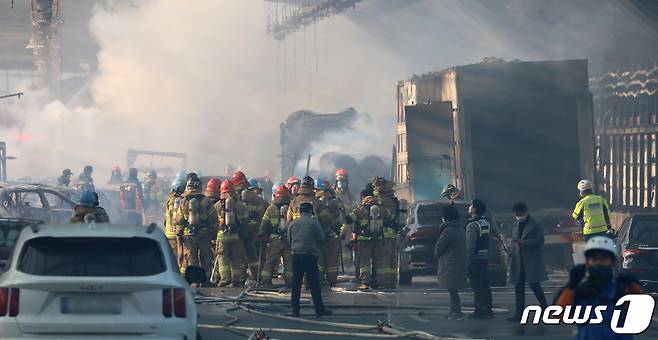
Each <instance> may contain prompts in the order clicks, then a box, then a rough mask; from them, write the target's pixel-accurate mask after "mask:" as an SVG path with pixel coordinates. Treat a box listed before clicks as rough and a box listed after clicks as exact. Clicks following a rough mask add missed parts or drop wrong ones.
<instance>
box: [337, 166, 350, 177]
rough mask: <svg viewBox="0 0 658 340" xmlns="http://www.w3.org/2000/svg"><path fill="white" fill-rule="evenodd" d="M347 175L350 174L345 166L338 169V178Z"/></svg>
mask: <svg viewBox="0 0 658 340" xmlns="http://www.w3.org/2000/svg"><path fill="white" fill-rule="evenodd" d="M347 176H348V175H347V170H345V169H343V168H340V169H338V170H336V178H338V177H347Z"/></svg>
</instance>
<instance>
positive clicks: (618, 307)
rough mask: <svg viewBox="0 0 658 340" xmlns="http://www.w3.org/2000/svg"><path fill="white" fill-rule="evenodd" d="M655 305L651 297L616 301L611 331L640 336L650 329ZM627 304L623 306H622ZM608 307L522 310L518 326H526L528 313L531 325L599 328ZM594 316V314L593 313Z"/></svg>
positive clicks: (641, 296)
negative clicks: (624, 314)
mask: <svg viewBox="0 0 658 340" xmlns="http://www.w3.org/2000/svg"><path fill="white" fill-rule="evenodd" d="M655 303H656V302H655V301H654V299H653V297H651V296H650V295H645V294H632V295H625V296H623V297H621V298H620V299H619V300H617V303H616V304H615V309H614V310H613V311H612V320H611V321H610V327H611V329H612V331H613V332H615V333H617V334H640V333H642V332H644V331H646V330H647V328H649V324H650V323H651V318H652V317H653V312H654V307H655ZM624 304H626V306H624ZM607 308H608V306H606V305H600V306H580V305H577V306H566V307H562V306H556V305H553V306H548V307H546V308H545V309H544V310H542V309H541V307H540V306H528V307H526V308H525V309H524V310H523V315H522V317H521V321H520V323H521V324H522V325H525V324H527V323H528V318H529V317H530V313H531V312H534V316H533V318H532V320H531V323H532V324H533V325H538V324H540V323H544V324H547V325H557V324H560V323H564V324H567V325H573V324H576V325H585V324H590V325H599V324H601V323H603V321H604V317H603V316H604V314H605V313H606V311H607ZM623 308H627V309H626V317H625V318H624V319H625V320H620V319H621V315H622V309H623ZM592 312H593V313H592Z"/></svg>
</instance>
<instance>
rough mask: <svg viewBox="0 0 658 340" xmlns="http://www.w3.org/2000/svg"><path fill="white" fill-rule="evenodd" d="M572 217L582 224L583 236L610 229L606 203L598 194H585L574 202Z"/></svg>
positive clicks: (601, 232)
mask: <svg viewBox="0 0 658 340" xmlns="http://www.w3.org/2000/svg"><path fill="white" fill-rule="evenodd" d="M572 217H573V219H574V220H578V221H581V223H582V224H583V235H585V237H591V236H593V235H595V234H603V233H605V232H607V231H608V229H610V228H609V225H610V217H609V215H608V203H607V202H606V201H605V199H604V198H603V197H601V196H599V195H595V194H592V193H588V194H586V195H585V196H584V197H583V198H582V199H581V200H580V201H578V203H576V207H575V208H574V210H573V214H572Z"/></svg>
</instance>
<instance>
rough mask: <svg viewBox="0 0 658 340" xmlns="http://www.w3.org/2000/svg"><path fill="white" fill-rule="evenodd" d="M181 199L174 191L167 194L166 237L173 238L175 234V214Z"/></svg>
mask: <svg viewBox="0 0 658 340" xmlns="http://www.w3.org/2000/svg"><path fill="white" fill-rule="evenodd" d="M182 199H183V198H182V197H181V196H180V195H178V194H177V193H176V192H175V191H172V192H170V193H169V194H168V195H167V202H166V203H165V235H166V236H167V238H168V239H174V238H176V236H177V234H176V223H175V215H176V212H177V210H178V207H179V206H180V201H181V200H182Z"/></svg>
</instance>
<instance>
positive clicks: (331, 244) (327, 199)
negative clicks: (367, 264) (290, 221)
mask: <svg viewBox="0 0 658 340" xmlns="http://www.w3.org/2000/svg"><path fill="white" fill-rule="evenodd" d="M320 183H322V181H318V184H320ZM323 187H324V188H326V189H325V190H318V191H317V192H316V197H317V198H318V199H319V200H320V202H321V203H322V205H323V207H324V209H326V211H327V221H328V223H329V225H328V228H325V229H324V232H325V243H324V244H322V246H321V248H320V257H319V258H318V264H319V266H320V273H321V276H326V280H327V283H328V284H329V286H332V287H333V286H335V285H336V283H337V282H338V266H339V265H340V256H341V253H340V252H341V249H342V245H341V228H343V227H345V226H346V223H345V207H344V206H343V204H342V203H341V202H340V200H338V199H337V198H336V196H335V195H334V193H333V191H331V190H330V189H329V188H328V187H327V186H326V185H324V186H323Z"/></svg>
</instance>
